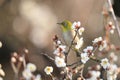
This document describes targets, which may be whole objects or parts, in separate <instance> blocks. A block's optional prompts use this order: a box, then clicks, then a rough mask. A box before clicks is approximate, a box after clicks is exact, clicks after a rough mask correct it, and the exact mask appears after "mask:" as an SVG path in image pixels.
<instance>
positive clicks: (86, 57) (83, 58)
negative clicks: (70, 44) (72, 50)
mask: <svg viewBox="0 0 120 80" xmlns="http://www.w3.org/2000/svg"><path fill="white" fill-rule="evenodd" d="M88 60H89V57H88V54H87V53H81V62H82V63H84V64H85V63H86V62H87V61H88Z"/></svg>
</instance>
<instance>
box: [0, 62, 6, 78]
mask: <svg viewBox="0 0 120 80" xmlns="http://www.w3.org/2000/svg"><path fill="white" fill-rule="evenodd" d="M0 76H3V77H4V76H5V72H4V71H3V69H2V65H1V64H0Z"/></svg>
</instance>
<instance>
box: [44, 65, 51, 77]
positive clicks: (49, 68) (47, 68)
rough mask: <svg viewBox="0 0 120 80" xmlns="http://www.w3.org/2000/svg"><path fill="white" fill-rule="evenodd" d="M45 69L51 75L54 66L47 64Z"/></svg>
mask: <svg viewBox="0 0 120 80" xmlns="http://www.w3.org/2000/svg"><path fill="white" fill-rule="evenodd" d="M44 71H45V73H46V74H47V75H50V74H51V73H52V72H53V67H52V66H46V67H45V69H44Z"/></svg>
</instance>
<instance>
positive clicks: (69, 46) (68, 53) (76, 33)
mask: <svg viewBox="0 0 120 80" xmlns="http://www.w3.org/2000/svg"><path fill="white" fill-rule="evenodd" d="M78 30H79V29H77V31H76V33H75V36H74V37H73V40H72V41H71V44H70V46H69V49H68V51H67V53H66V55H68V54H69V52H70V50H71V48H72V45H73V42H74V40H75V38H76V36H77V33H78Z"/></svg>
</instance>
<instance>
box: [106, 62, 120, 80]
mask: <svg viewBox="0 0 120 80" xmlns="http://www.w3.org/2000/svg"><path fill="white" fill-rule="evenodd" d="M117 68H118V67H117V65H116V64H110V67H109V69H108V70H107V80H116V78H117Z"/></svg>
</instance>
